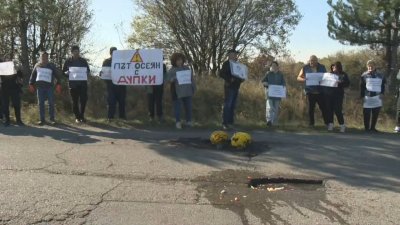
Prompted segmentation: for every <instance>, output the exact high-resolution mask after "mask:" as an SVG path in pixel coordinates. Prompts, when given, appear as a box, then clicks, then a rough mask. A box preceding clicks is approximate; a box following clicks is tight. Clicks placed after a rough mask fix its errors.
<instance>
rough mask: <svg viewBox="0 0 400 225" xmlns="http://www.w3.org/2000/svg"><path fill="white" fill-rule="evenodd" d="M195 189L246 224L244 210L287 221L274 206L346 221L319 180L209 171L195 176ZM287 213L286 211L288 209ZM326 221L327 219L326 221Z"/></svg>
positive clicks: (264, 219)
mask: <svg viewBox="0 0 400 225" xmlns="http://www.w3.org/2000/svg"><path fill="white" fill-rule="evenodd" d="M199 180H201V181H203V182H200V184H199V186H198V188H197V190H198V191H199V193H200V194H201V196H203V197H205V198H206V199H207V200H208V201H209V202H210V203H211V204H212V205H213V206H214V207H216V208H220V209H226V210H231V211H233V212H234V213H236V214H237V215H239V217H240V218H241V220H242V223H243V224H244V225H248V224H250V223H249V221H248V219H247V216H246V213H245V212H246V211H248V212H250V213H251V214H252V215H254V216H255V217H257V218H259V219H260V220H261V222H262V223H264V224H281V223H283V224H288V223H289V222H288V221H287V220H286V216H287V215H286V216H285V215H280V214H279V213H278V211H279V210H277V211H275V209H276V208H281V207H282V208H288V209H291V210H290V211H292V210H295V211H296V212H298V213H300V214H301V215H303V216H305V213H303V212H304V211H303V212H302V210H304V209H307V210H310V211H312V212H314V213H317V214H322V215H323V216H325V217H326V218H327V219H328V220H330V221H331V222H330V223H332V222H339V223H340V224H347V223H346V221H345V220H344V219H343V217H342V215H343V214H348V212H346V211H345V210H343V209H342V208H344V206H343V205H338V204H334V203H332V202H330V201H329V200H328V199H327V196H326V190H325V187H324V181H323V180H321V179H313V178H312V179H310V178H304V177H300V178H296V177H289V176H288V177H285V176H279V177H268V176H265V174H261V173H258V172H252V171H243V170H225V171H218V172H212V173H211V174H210V175H209V176H202V177H199ZM288 212H289V210H288ZM328 223H329V222H328Z"/></svg>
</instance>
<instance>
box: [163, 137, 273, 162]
mask: <svg viewBox="0 0 400 225" xmlns="http://www.w3.org/2000/svg"><path fill="white" fill-rule="evenodd" d="M167 144H168V145H169V146H176V147H190V148H195V149H203V150H215V151H220V152H229V153H232V154H235V155H238V156H243V157H249V158H252V157H255V156H258V155H261V154H263V153H265V152H268V151H270V150H271V148H270V146H269V144H268V142H265V141H264V142H263V141H257V142H253V143H251V144H250V145H249V146H248V147H246V148H244V149H237V148H234V147H232V146H231V145H230V144H229V142H227V143H224V144H222V145H220V146H216V145H213V144H211V141H210V140H209V139H204V138H197V137H195V138H178V139H172V140H168V141H167Z"/></svg>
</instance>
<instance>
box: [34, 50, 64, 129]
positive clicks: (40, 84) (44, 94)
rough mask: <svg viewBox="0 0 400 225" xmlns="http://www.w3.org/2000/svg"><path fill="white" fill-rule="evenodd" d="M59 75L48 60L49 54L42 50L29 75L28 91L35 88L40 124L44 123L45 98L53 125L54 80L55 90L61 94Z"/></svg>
mask: <svg viewBox="0 0 400 225" xmlns="http://www.w3.org/2000/svg"><path fill="white" fill-rule="evenodd" d="M60 80H61V76H60V73H59V71H58V70H57V68H56V66H55V65H54V64H53V63H50V62H49V54H48V53H47V52H42V53H41V54H40V61H39V63H37V64H36V65H35V67H34V68H33V71H32V74H31V77H30V79H29V91H30V92H31V93H34V92H35V86H36V88H37V98H38V105H39V119H40V120H39V122H38V125H39V126H42V125H44V124H45V123H46V120H45V106H44V103H45V101H46V99H47V101H48V103H49V116H50V123H51V124H52V125H54V124H55V123H56V122H55V119H54V114H55V113H54V90H53V89H54V87H53V85H54V81H56V92H57V94H61V85H60Z"/></svg>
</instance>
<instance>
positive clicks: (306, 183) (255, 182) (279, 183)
mask: <svg viewBox="0 0 400 225" xmlns="http://www.w3.org/2000/svg"><path fill="white" fill-rule="evenodd" d="M247 186H248V187H249V188H252V189H264V190H267V191H270V192H272V191H292V190H295V189H300V190H304V191H317V190H318V189H320V188H323V187H324V181H323V180H321V179H310V178H308V179H307V178H285V177H262V178H249V181H248V184H247Z"/></svg>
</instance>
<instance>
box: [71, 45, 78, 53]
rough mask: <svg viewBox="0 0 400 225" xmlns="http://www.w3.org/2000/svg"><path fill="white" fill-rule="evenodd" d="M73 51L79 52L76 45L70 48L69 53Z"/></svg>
mask: <svg viewBox="0 0 400 225" xmlns="http://www.w3.org/2000/svg"><path fill="white" fill-rule="evenodd" d="M75 50H78V51H79V46H78V45H73V46H72V47H71V52H73V51H75Z"/></svg>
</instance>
